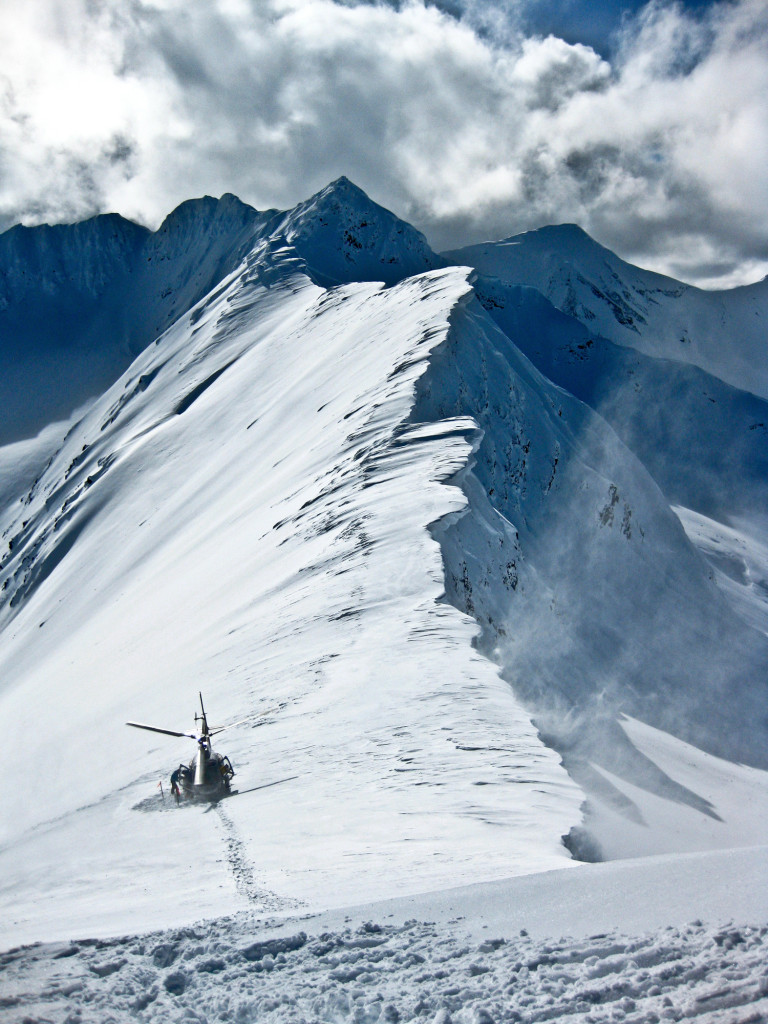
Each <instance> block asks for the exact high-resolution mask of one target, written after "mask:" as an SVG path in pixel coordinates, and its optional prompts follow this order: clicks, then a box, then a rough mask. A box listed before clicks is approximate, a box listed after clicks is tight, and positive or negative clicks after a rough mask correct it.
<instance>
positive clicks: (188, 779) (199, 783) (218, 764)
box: [125, 693, 235, 804]
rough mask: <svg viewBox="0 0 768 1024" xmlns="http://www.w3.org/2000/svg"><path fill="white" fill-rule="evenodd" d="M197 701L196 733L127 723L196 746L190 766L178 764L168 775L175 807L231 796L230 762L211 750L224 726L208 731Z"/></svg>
mask: <svg viewBox="0 0 768 1024" xmlns="http://www.w3.org/2000/svg"><path fill="white" fill-rule="evenodd" d="M199 697H200V714H199V715H198V714H197V712H195V725H198V723H199V731H198V732H176V731H175V730H173V729H160V728H158V727H157V726H156V725H144V723H143V722H126V723H125V724H126V725H131V726H133V728H134V729H147V730H148V731H149V732H159V733H162V734H163V735H165V736H186V737H187V738H189V739H191V740H195V742H196V743H197V753H196V754H195V756H194V757H193V758H192V760H191V761H190V762H189V764H180V765H179V767H178V768H177V769H176V770H175V771H174V772H173V774H172V775H171V790H172V792H173V795H174V797H175V798H176V803H177V804H178V803H180V802H181V799H182V797H183V799H184V800H197V801H199V800H210V801H217V800H221V799H222V798H223V797H226V796H230V794H231V793H232V789H231V782H232V779H233V777H234V774H235V769H234V768H233V767H232V762H231V761H230V760H229V758H228V757H227V756H226V755H224V754H217V753H216V751H215V750H214V749H213V748H212V746H211V736H215V735H216V733H219V732H223V731H224V729H225V728H227V727H226V726H220V727H218V728H214V729H211V728H210V727H209V725H208V719H207V717H206V714H205V705H204V704H203V695H202V693H200V694H199Z"/></svg>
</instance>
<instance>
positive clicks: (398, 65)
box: [0, 0, 768, 283]
mask: <svg viewBox="0 0 768 1024" xmlns="http://www.w3.org/2000/svg"><path fill="white" fill-rule="evenodd" d="M0 4H2V6H0V50H1V52H3V53H4V54H7V55H8V54H9V55H10V59H8V60H5V61H4V63H3V66H2V67H1V68H0V171H1V172H2V176H1V177H0V223H5V224H6V225H7V224H9V223H12V222H13V220H15V219H20V218H23V219H24V220H26V221H27V222H34V221H37V220H41V219H47V220H60V219H72V218H75V217H78V216H82V215H86V214H89V213H93V212H96V211H100V210H106V209H117V210H119V211H120V212H122V213H124V214H126V215H128V216H133V217H135V218H138V219H142V220H144V221H145V222H150V223H155V222H157V220H158V219H159V218H160V217H161V216H162V215H164V214H165V213H167V212H168V211H169V210H170V209H171V208H172V207H173V206H174V205H176V204H177V203H178V202H180V201H181V200H183V199H185V198H188V197H190V196H193V195H199V194H202V193H205V192H207V193H209V194H216V195H218V194H221V193H222V192H225V191H231V192H235V193H237V194H238V195H240V197H241V198H242V199H244V200H245V201H247V202H251V203H253V204H254V205H256V206H259V207H261V208H263V207H266V206H275V205H277V206H289V205H293V204H294V203H295V202H296V201H298V200H299V199H302V198H304V197H306V196H307V195H308V194H310V193H311V192H312V191H314V190H315V189H317V188H320V187H322V186H323V185H324V184H326V183H327V182H328V181H329V180H331V179H332V178H334V177H336V176H337V175H339V174H342V173H343V174H346V175H347V176H348V177H350V178H352V179H353V180H355V181H356V182H357V183H358V184H359V185H361V186H362V187H363V188H365V189H366V190H367V191H368V192H369V194H371V196H372V197H373V198H375V199H376V200H377V201H379V202H382V203H384V204H385V205H387V206H389V207H391V208H392V209H394V210H395V211H396V212H398V213H399V214H401V215H402V216H405V217H407V218H408V219H410V220H412V221H413V222H415V223H416V224H417V225H418V226H419V227H421V228H422V229H423V230H425V231H426V232H427V235H428V237H429V238H430V240H431V241H432V242H433V244H434V245H435V246H436V247H443V246H447V245H450V244H460V243H461V242H463V241H473V240H477V239H478V238H480V237H501V236H503V235H508V234H511V233H513V232H515V231H520V230H524V229H526V228H529V227H534V226H537V225H540V224H543V223H551V222H557V221H564V220H565V221H576V222H578V223H580V224H581V225H582V226H583V227H584V228H586V230H588V231H590V232H591V233H593V234H594V235H595V236H596V237H597V238H598V239H599V240H601V241H603V242H605V243H606V244H608V245H610V246H611V247H613V248H615V249H616V250H617V251H618V252H620V253H621V254H622V255H624V256H626V257H627V258H630V259H633V260H635V261H637V262H640V263H642V264H644V265H646V266H655V267H657V268H659V269H666V270H668V271H671V272H674V273H677V274H679V275H680V276H683V277H684V278H686V279H690V280H694V279H702V280H703V279H706V280H708V281H709V282H710V283H712V282H713V281H714V280H717V279H719V280H722V281H725V282H727V283H736V282H737V281H739V280H741V279H743V278H744V275H745V274H746V275H752V277H753V278H754V277H755V276H760V273H764V272H766V271H768V241H767V240H766V234H765V231H764V226H763V217H764V210H765V209H766V206H767V205H768V204H767V202H766V201H767V200H768V176H767V175H766V170H765V168H766V166H768V161H767V160H766V157H768V113H767V112H766V104H765V99H764V97H765V96H766V95H768V59H766V41H767V39H768V9H766V7H765V4H764V3H763V2H762V0H737V2H733V3H720V4H716V5H715V6H714V7H713V8H712V9H711V10H710V12H709V13H708V14H707V15H706V16H704V17H698V18H694V17H692V16H690V15H687V14H686V13H685V11H684V10H683V9H682V8H681V7H679V6H676V5H669V4H666V5H660V4H656V5H652V6H649V7H648V8H646V10H645V11H644V12H643V14H642V17H641V18H640V19H639V20H637V21H635V22H634V23H633V24H632V25H631V26H630V27H629V28H628V30H627V32H626V34H625V38H624V41H623V45H622V47H621V49H620V51H619V53H618V56H617V57H616V58H615V60H614V63H613V65H612V66H611V65H609V64H608V63H607V62H606V61H604V60H603V59H601V58H600V57H599V56H598V55H597V54H596V53H594V51H592V50H591V49H590V48H589V47H586V46H579V45H569V44H567V43H565V42H563V41H562V40H559V39H555V38H553V37H549V38H547V39H522V38H519V37H517V36H515V35H514V33H513V32H512V31H509V32H507V33H506V34H505V35H504V36H503V37H497V38H496V39H495V41H494V42H493V43H491V42H490V41H489V35H488V32H487V31H486V32H480V33H479V34H478V32H477V31H476V27H477V20H476V19H477V11H475V14H474V17H475V20H474V21H472V20H467V19H460V18H457V17H451V16H450V15H449V14H446V13H444V12H441V11H440V10H438V9H437V8H436V7H434V6H425V5H424V4H423V3H421V2H417V0H410V2H408V0H405V2H403V3H401V4H399V5H397V6H391V5H385V4H372V3H365V4H355V3H349V2H348V3H339V2H334V0H153V2H149V0H131V2H130V3H126V2H125V0H26V2H25V4H24V5H16V4H14V5H13V6H14V10H13V12H11V11H10V10H9V4H10V0H0ZM470 6H471V5H470ZM475 6H477V5H475ZM463 7H465V8H466V4H465V5H463ZM493 7H494V5H493V4H488V5H486V12H487V13H486V18H485V26H486V29H487V27H488V26H493V24H494V22H493V17H492V15H493V13H494V12H493V10H492V8H493ZM515 9H516V4H515V3H509V2H507V3H506V4H498V5H497V6H496V14H498V16H499V17H498V24H499V25H501V24H504V25H507V26H509V25H510V24H512V14H513V13H514V10H515Z"/></svg>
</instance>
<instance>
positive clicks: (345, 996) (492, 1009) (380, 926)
mask: <svg viewBox="0 0 768 1024" xmlns="http://www.w3.org/2000/svg"><path fill="white" fill-rule="evenodd" d="M767 867H768V864H767V863H766V855H765V851H761V852H758V851H754V850H747V851H742V852H740V853H739V854H738V855H737V856H735V857H731V858H725V857H723V855H722V854H720V855H712V854H707V855H693V856H689V857H686V858H676V859H672V858H669V857H659V858H652V859H650V860H647V861H645V862H626V861H625V862H620V863H615V864H610V865H609V864H600V865H590V866H587V867H583V868H582V869H580V870H579V871H567V872H566V871H554V872H546V873H543V874H539V875H533V876H527V877H524V878H517V879H512V880H509V881H504V882H496V883H487V884H485V885H473V886H469V887H466V888H463V889H451V890H447V891H444V892H440V893H434V894H430V895H428V896H420V897H412V898H408V899H399V900H393V901H386V902H383V903H380V904H374V905H367V906H361V907H353V908H346V909H345V910H344V911H342V912H337V913H326V914H323V915H320V916H316V917H312V918H309V919H307V918H306V917H304V918H301V919H298V920H297V919H294V920H290V921H288V922H280V923H278V922H266V923H265V922H263V921H259V920H254V918H253V917H252V915H248V914H243V915H239V916H238V917H237V918H230V919H225V920H219V921H205V922H198V923H197V924H196V925H195V926H194V927H193V928H186V929H174V930H166V931H163V932H158V933H154V934H150V935H145V936H141V937H133V938H125V937H124V938H108V939H90V940H85V941H77V942H61V943H57V944H55V945H49V946H40V945H37V946H33V947H30V948H27V949H17V950H13V951H10V952H8V953H6V954H2V955H0V969H2V971H3V975H4V983H5V984H4V991H5V996H4V998H3V999H2V1002H0V1021H3V1024H6V1022H7V1024H16V1022H17V1021H18V1020H19V1019H20V1018H22V1015H23V1019H27V1020H29V1019H32V1020H64V1019H70V1020H71V1019H74V1018H75V1017H76V1018H77V1019H78V1020H79V1021H81V1022H82V1024H102V1022H103V1021H105V1020H115V1019H116V1020H138V1021H159V1020H163V1021H182V1020H196V1021H207V1022H213V1021H229V1020H238V1021H264V1022H270V1024H272V1022H274V1024H283V1022H286V1021H292V1022H296V1024H299V1022H302V1024H303V1022H307V1024H308V1022H312V1024H344V1022H354V1024H360V1022H365V1024H387V1022H393V1021H421V1020H425V1021H429V1022H430V1024H491V1022H493V1024H497V1022H501V1021H519V1022H525V1024H533V1022H537V1021H546V1020H568V1021H574V1022H580V1024H581V1022H583V1024H587V1022H589V1024H596V1022H613V1021H622V1020H630V1021H642V1022H655V1021H659V1020H688V1019H695V1020H696V1021H699V1022H700V1024H722V1022H723V1021H729V1022H731V1024H736V1022H740V1024H746V1022H747V1021H761V1020H763V1019H764V1018H765V1015H766V1012H768V998H767V997H768V984H767V983H766V974H765V961H766V932H765V928H764V927H761V926H760V925H759V924H757V923H755V922H759V921H764V920H765V916H766V913H768V905H767V904H766V896H765V893H766V889H765V885H764V884H763V882H764V878H765V872H766V868H767ZM731 873H732V874H733V880H732V881H727V879H729V876H730V874H731ZM734 914H735V915H736V916H737V919H738V920H739V921H740V922H744V923H743V924H742V923H740V924H739V925H738V926H735V925H734V923H733V920H732V918H733V915H734ZM617 922H619V926H618V927H617V924H616V923H617Z"/></svg>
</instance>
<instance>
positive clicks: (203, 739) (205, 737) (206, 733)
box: [195, 691, 211, 786]
mask: <svg viewBox="0 0 768 1024" xmlns="http://www.w3.org/2000/svg"><path fill="white" fill-rule="evenodd" d="M198 696H199V697H200V711H201V712H202V714H200V715H198V714H197V713H195V723H197V722H200V723H201V726H202V728H201V729H200V738H199V739H198V741H197V745H198V750H197V760H196V762H195V785H196V786H204V785H205V764H206V761H207V759H208V756H209V754H210V753H211V739H210V737H211V733H210V730H209V729H208V719H207V718H206V717H205V705H204V704H203V695H202V693H200V692H199V691H198Z"/></svg>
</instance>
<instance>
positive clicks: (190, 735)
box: [125, 722, 200, 740]
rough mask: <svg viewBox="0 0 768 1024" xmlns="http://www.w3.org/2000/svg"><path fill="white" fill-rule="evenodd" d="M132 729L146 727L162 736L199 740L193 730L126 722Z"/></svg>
mask: <svg viewBox="0 0 768 1024" xmlns="http://www.w3.org/2000/svg"><path fill="white" fill-rule="evenodd" d="M125 724H126V725H132V726H133V728H134V729H147V730H148V731H149V732H161V733H162V734H163V735H164V736H185V737H186V738H187V739H190V740H199V739H200V737H199V736H198V735H197V734H196V733H194V732H174V731H173V729H158V727H157V726H156V725H144V724H143V723H142V722H126V723H125Z"/></svg>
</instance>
